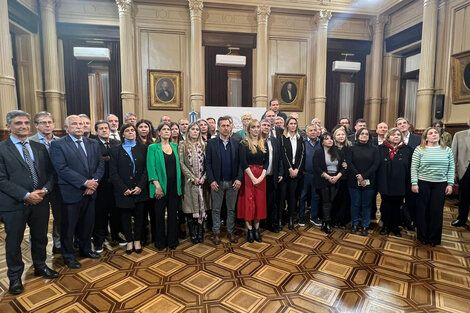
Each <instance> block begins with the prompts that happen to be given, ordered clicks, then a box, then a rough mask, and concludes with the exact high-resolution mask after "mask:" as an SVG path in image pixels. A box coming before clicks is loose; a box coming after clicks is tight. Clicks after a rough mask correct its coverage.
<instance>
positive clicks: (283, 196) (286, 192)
mask: <svg viewBox="0 0 470 313" xmlns="http://www.w3.org/2000/svg"><path fill="white" fill-rule="evenodd" d="M299 182H301V176H300V175H297V177H296V178H290V177H289V176H287V177H285V178H284V180H283V181H281V183H280V184H278V186H279V210H280V211H281V212H283V211H284V208H285V202H286V200H287V210H288V213H289V217H293V216H294V214H295V212H296V211H297V202H298V200H299V196H298V193H297V187H298V185H299Z"/></svg>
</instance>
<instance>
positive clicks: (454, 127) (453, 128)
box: [445, 123, 468, 137]
mask: <svg viewBox="0 0 470 313" xmlns="http://www.w3.org/2000/svg"><path fill="white" fill-rule="evenodd" d="M466 129H468V124H467V123H453V124H445V130H446V131H447V132H449V133H450V134H451V135H452V137H454V135H455V133H456V132H459V131H461V130H466Z"/></svg>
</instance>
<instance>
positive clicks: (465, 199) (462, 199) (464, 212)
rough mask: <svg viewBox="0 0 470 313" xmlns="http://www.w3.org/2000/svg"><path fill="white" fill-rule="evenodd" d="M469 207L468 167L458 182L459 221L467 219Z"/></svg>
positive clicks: (469, 176)
mask: <svg viewBox="0 0 470 313" xmlns="http://www.w3.org/2000/svg"><path fill="white" fill-rule="evenodd" d="M469 206H470V166H469V167H468V168H467V171H466V172H465V175H463V177H462V179H461V180H459V217H458V219H459V220H462V221H466V220H467V219H468V209H469Z"/></svg>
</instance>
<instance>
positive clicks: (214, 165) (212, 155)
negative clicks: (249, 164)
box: [205, 135, 243, 184]
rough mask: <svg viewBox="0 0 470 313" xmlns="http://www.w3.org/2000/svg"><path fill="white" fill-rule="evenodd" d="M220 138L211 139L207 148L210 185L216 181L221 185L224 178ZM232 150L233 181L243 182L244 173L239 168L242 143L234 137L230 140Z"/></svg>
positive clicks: (207, 173) (207, 169)
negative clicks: (239, 153) (239, 151)
mask: <svg viewBox="0 0 470 313" xmlns="http://www.w3.org/2000/svg"><path fill="white" fill-rule="evenodd" d="M219 140H220V137H219V135H217V136H216V137H215V138H212V139H210V140H209V141H208V142H207V146H206V161H205V164H206V176H207V181H208V183H209V184H211V183H212V182H214V181H216V182H217V183H218V184H219V183H220V177H221V176H222V161H221V158H220V146H219ZM229 141H230V146H231V149H232V179H233V180H237V179H238V180H239V181H243V171H242V169H241V167H240V166H239V162H240V161H239V156H238V146H239V145H240V142H239V141H238V140H236V139H234V138H232V137H230V139H229Z"/></svg>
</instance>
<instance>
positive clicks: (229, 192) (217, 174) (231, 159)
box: [206, 116, 243, 245]
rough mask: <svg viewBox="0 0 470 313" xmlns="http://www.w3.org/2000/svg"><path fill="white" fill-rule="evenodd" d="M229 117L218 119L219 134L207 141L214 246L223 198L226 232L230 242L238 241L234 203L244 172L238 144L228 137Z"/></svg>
mask: <svg viewBox="0 0 470 313" xmlns="http://www.w3.org/2000/svg"><path fill="white" fill-rule="evenodd" d="M230 120H231V117H230V116H222V117H219V119H218V120H217V126H218V130H219V135H217V137H215V138H212V139H211V140H209V141H208V142H207V147H206V175H207V181H208V182H209V184H210V186H211V196H212V223H213V226H212V232H213V233H214V238H213V241H214V244H216V245H218V244H220V236H219V234H220V209H221V207H222V203H223V201H224V198H225V203H226V205H227V231H228V239H229V240H230V242H233V243H236V242H237V241H238V240H237V238H236V236H235V234H234V233H233V231H234V228H235V204H236V202H237V196H238V190H239V189H240V186H241V185H242V183H241V181H242V179H243V173H242V170H241V168H240V167H239V158H238V146H239V141H238V140H235V139H233V138H231V137H230V132H231V125H230Z"/></svg>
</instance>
